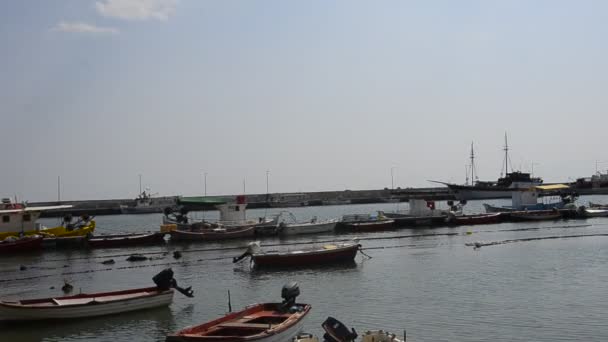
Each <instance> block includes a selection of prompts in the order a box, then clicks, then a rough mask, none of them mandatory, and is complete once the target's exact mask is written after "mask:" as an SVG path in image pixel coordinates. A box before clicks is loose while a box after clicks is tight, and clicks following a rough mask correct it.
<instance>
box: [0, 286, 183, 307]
mask: <svg viewBox="0 0 608 342" xmlns="http://www.w3.org/2000/svg"><path fill="white" fill-rule="evenodd" d="M142 292H148V294H146V295H142V296H138V297H127V298H121V299H116V300H110V301H107V302H104V303H102V302H95V301H93V302H87V303H74V304H61V305H49V306H33V304H43V303H53V301H54V300H66V299H86V298H91V299H95V298H100V297H109V296H116V295H126V294H136V293H142ZM166 294H171V295H172V294H173V290H172V289H169V290H164V291H162V290H159V289H158V287H145V288H139V289H130V290H120V291H112V292H100V293H92V294H87V293H81V294H77V295H74V296H64V297H48V298H36V299H24V300H19V301H16V302H11V301H3V300H0V306H4V307H6V308H12V309H32V310H39V309H65V308H73V307H79V306H90V305H104V304H112V303H119V302H123V301H129V300H134V299H142V298H150V297H158V296H162V295H166Z"/></svg>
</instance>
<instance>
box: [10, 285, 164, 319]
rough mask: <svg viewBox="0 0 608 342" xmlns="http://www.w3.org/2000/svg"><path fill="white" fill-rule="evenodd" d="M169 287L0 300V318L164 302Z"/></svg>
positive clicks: (91, 313) (108, 311)
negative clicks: (164, 288)
mask: <svg viewBox="0 0 608 342" xmlns="http://www.w3.org/2000/svg"><path fill="white" fill-rule="evenodd" d="M172 300H173V290H171V289H169V290H165V291H161V290H159V289H158V288H157V287H148V288H141V289H133V290H126V291H114V292H104V293H92V294H84V293H83V294H78V295H75V296H67V297H54V298H43V299H29V300H20V301H14V302H11V301H0V321H32V320H47V319H67V318H83V317H95V316H103V315H112V314H117V313H122V312H127V311H135V310H141V309H149V308H154V307H160V306H167V305H169V304H171V301H172Z"/></svg>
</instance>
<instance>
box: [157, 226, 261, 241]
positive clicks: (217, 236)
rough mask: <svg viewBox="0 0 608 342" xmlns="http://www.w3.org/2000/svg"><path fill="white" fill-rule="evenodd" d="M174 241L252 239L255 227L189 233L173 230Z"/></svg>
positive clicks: (172, 238)
mask: <svg viewBox="0 0 608 342" xmlns="http://www.w3.org/2000/svg"><path fill="white" fill-rule="evenodd" d="M169 234H171V240H172V241H218V240H230V239H243V238H250V237H253V236H254V235H255V227H254V226H248V227H244V228H234V229H228V230H226V231H222V232H220V231H213V230H206V231H200V232H187V231H182V230H173V231H171V232H169Z"/></svg>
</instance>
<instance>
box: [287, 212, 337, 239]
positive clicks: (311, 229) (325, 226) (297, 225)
mask: <svg viewBox="0 0 608 342" xmlns="http://www.w3.org/2000/svg"><path fill="white" fill-rule="evenodd" d="M337 223H338V219H331V220H323V221H319V220H318V219H317V217H316V216H315V217H313V218H312V219H311V220H310V221H309V222H294V223H281V225H280V226H279V233H280V234H281V235H302V234H318V233H329V232H333V231H334V228H336V224H337Z"/></svg>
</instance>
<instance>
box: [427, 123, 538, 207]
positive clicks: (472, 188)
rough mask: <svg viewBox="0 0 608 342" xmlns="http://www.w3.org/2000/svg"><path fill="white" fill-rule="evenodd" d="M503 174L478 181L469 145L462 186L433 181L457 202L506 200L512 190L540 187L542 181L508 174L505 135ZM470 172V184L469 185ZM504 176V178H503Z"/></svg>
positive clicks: (472, 153)
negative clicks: (491, 178)
mask: <svg viewBox="0 0 608 342" xmlns="http://www.w3.org/2000/svg"><path fill="white" fill-rule="evenodd" d="M503 150H504V151H505V156H504V161H503V165H504V174H503V173H502V172H501V175H500V177H499V178H498V180H496V181H480V180H478V177H477V174H476V169H475V153H474V151H473V144H472V143H471V156H470V158H471V164H470V165H468V166H467V181H466V182H465V184H464V185H461V184H453V183H446V182H438V181H433V182H435V183H439V184H443V185H445V186H447V187H448V188H449V190H450V193H452V194H453V195H454V197H455V198H456V199H458V200H473V199H493V198H508V197H510V196H511V191H513V190H514V189H528V188H530V187H532V186H537V185H541V184H542V183H543V180H542V179H541V178H538V177H536V178H535V177H532V176H531V174H530V173H526V172H521V171H513V170H511V172H509V161H510V159H509V144H508V141H507V135H506V133H505V146H504V149H503ZM469 172H470V176H471V179H470V183H469V178H468V177H469ZM503 175H504V176H503Z"/></svg>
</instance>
